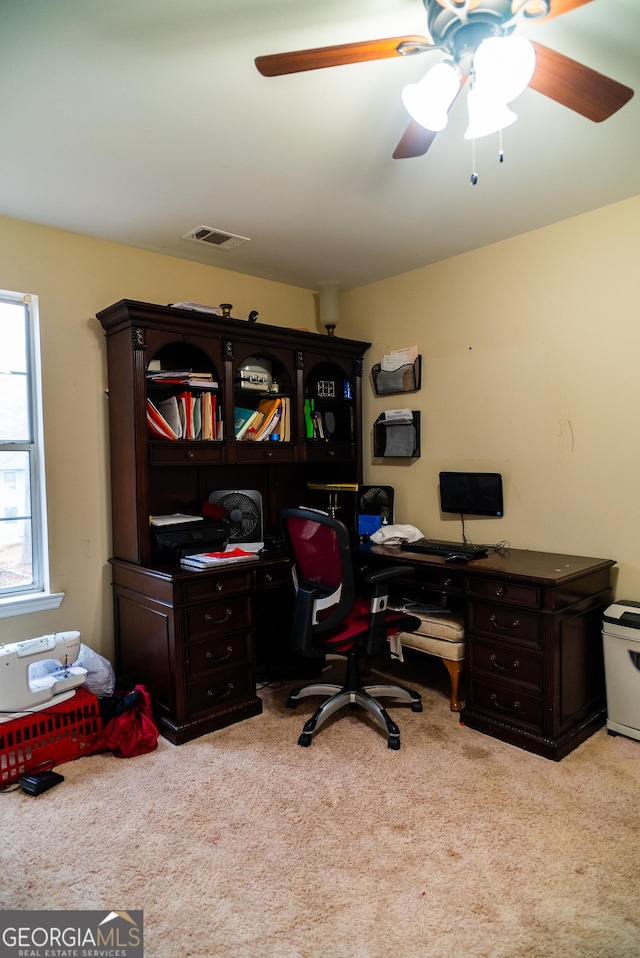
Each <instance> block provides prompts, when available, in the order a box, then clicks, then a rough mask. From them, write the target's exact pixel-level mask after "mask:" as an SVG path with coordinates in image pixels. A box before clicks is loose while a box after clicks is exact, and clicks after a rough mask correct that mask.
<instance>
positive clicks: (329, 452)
mask: <svg viewBox="0 0 640 958" xmlns="http://www.w3.org/2000/svg"><path fill="white" fill-rule="evenodd" d="M327 455H328V456H335V451H334V450H333V449H329V450H328V451H327Z"/></svg>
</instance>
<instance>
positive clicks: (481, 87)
mask: <svg viewBox="0 0 640 958" xmlns="http://www.w3.org/2000/svg"><path fill="white" fill-rule="evenodd" d="M591 2H592V0H423V3H424V6H425V9H426V12H427V27H428V34H429V35H428V36H417V35H412V36H404V37H393V38H389V39H386V40H366V41H362V42H359V43H345V44H340V45H338V46H331V47H317V48H316V49H311V50H298V51H295V52H292V53H282V54H272V55H270V56H265V57H258V58H257V59H256V61H255V62H256V67H257V68H258V70H259V72H260V73H262V75H263V76H269V77H272V76H282V75H283V74H289V73H300V72H302V71H305V70H318V69H322V68H325V67H334V66H342V65H345V64H352V63H361V62H365V61H369V60H382V59H387V58H390V57H394V56H404V57H406V56H413V55H417V54H421V53H425V52H429V51H433V50H438V51H440V53H441V54H444V56H445V57H446V62H443V63H439V64H437V65H436V66H434V67H433V68H432V69H431V70H430V71H429V72H428V73H427V74H426V76H425V77H423V79H422V80H421V81H419V82H418V83H413V84H409V85H408V86H407V87H405V88H404V90H403V91H402V100H403V103H404V105H405V107H406V109H407V111H408V112H409V115H410V116H411V123H410V125H409V127H408V128H407V130H406V131H405V133H404V135H403V136H402V139H401V140H400V143H399V144H398V146H397V147H396V149H395V151H394V153H393V156H394V158H395V159H407V158H410V157H416V156H423V155H424V154H425V153H426V152H427V150H428V149H429V147H430V146H431V144H432V143H433V140H434V139H435V134H436V133H438V132H439V131H441V130H443V129H444V128H445V126H446V124H447V113H448V110H449V109H450V108H451V107H452V106H453V104H454V103H455V99H456V96H457V93H458V92H459V91H460V89H461V88H462V86H463V84H464V82H465V80H466V78H467V77H468V76H471V81H472V89H471V93H470V102H469V112H470V118H469V127H468V128H467V132H466V133H465V137H466V138H467V139H473V138H474V137H477V136H481V135H486V134H487V133H490V132H494V131H495V130H496V129H502V128H503V127H504V126H507V125H509V124H510V123H513V122H514V121H515V120H516V119H517V117H516V114H515V113H513V111H511V110H509V109H508V107H507V104H508V103H510V102H511V101H512V100H514V99H515V98H516V96H518V95H519V94H520V93H521V92H522V91H523V90H524V89H525V88H526V87H527V86H530V87H531V88H532V89H533V90H536V91H537V92H538V93H541V94H542V95H543V96H547V97H549V98H550V99H552V100H555V101H556V102H557V103H560V104H561V105H562V106H565V107H567V108H568V109H570V110H573V111H574V112H576V113H579V114H580V115H581V116H584V117H586V118H587V119H589V120H593V121H594V122H600V121H602V120H605V119H608V117H610V116H612V115H613V114H614V113H616V112H617V111H618V110H619V109H621V108H622V107H623V106H624V105H625V104H626V103H627V102H628V101H629V100H630V99H631V97H632V96H633V90H631V89H630V88H629V87H627V86H624V85H623V84H622V83H618V82H617V81H616V80H613V79H611V78H610V77H606V76H604V75H603V74H600V73H597V72H596V71H595V70H592V69H591V68H590V67H587V66H584V65H583V64H581V63H578V62H577V61H575V60H571V59H570V58H569V57H566V56H564V55H563V54H561V53H557V52H556V51H554V50H549V49H548V48H546V47H543V46H541V45H540V44H538V43H533V44H532V43H530V42H529V41H528V40H527V39H526V38H524V37H522V36H520V35H517V34H515V33H514V31H516V30H517V28H518V26H520V25H521V24H524V23H537V22H542V21H548V20H551V19H552V18H554V17H558V16H561V15H563V14H566V13H570V12H571V11H573V10H577V9H578V8H579V7H582V6H585V5H586V4H588V3H591ZM441 67H443V68H444V69H440V68H441ZM512 68H513V69H512ZM436 71H437V72H436ZM453 76H456V86H457V89H456V90H455V91H453ZM471 94H473V95H471ZM427 101H428V102H427ZM483 113H484V115H485V116H484V118H482V119H481V114H483ZM489 116H490V117H491V119H490V120H489V119H488V117H489ZM500 117H502V119H500ZM499 122H502V124H503V126H502V127H496V125H495V124H496V123H499ZM480 130H485V132H484V133H480V132H478V131H480ZM476 179H477V177H476ZM472 182H473V179H472Z"/></svg>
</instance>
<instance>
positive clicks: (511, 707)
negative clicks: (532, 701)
mask: <svg viewBox="0 0 640 958" xmlns="http://www.w3.org/2000/svg"><path fill="white" fill-rule="evenodd" d="M491 701H492V702H493V704H494V705H495V707H496V708H497V709H500V711H501V712H513V711H514V709H519V708H520V702H517V701H516V702H514V703H513V705H500V702H498V696H497V695H496V693H495V692H492V693H491Z"/></svg>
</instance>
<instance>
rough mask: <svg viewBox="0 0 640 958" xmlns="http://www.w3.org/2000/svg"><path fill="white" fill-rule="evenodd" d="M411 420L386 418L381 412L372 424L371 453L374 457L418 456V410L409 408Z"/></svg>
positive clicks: (403, 457)
mask: <svg viewBox="0 0 640 958" xmlns="http://www.w3.org/2000/svg"><path fill="white" fill-rule="evenodd" d="M411 416H412V418H411V421H410V422H406V421H403V420H394V419H386V418H385V413H381V414H380V415H379V416H378V418H377V419H376V421H375V422H374V424H373V455H374V457H375V458H376V459H379V458H385V459H386V458H390V457H398V458H402V459H417V458H418V457H419V456H420V412H419V410H417V409H412V410H411Z"/></svg>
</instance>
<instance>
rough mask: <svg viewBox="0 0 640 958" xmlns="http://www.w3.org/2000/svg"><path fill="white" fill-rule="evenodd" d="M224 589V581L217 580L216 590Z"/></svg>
mask: <svg viewBox="0 0 640 958" xmlns="http://www.w3.org/2000/svg"><path fill="white" fill-rule="evenodd" d="M223 589H224V586H223V584H222V582H216V584H215V590H216V592H222V590H223Z"/></svg>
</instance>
